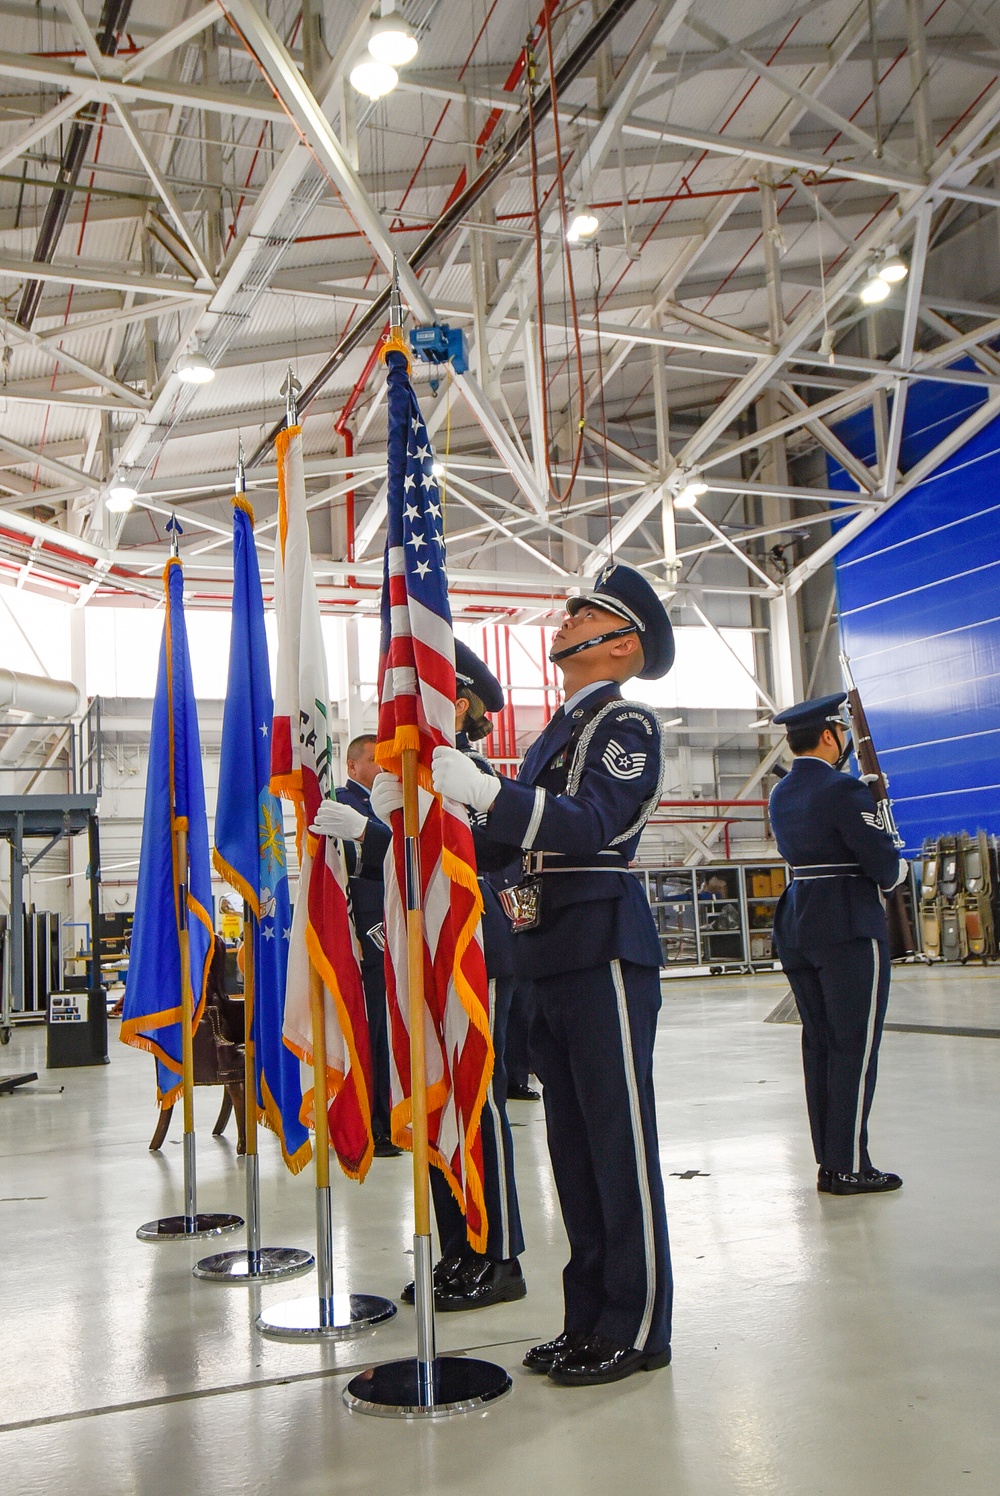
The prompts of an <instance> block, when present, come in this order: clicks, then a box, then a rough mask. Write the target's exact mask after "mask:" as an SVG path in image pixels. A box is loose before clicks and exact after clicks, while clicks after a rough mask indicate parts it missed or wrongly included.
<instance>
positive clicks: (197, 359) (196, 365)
mask: <svg viewBox="0 0 1000 1496" xmlns="http://www.w3.org/2000/svg"><path fill="white" fill-rule="evenodd" d="M174 372H175V373H176V375H177V378H178V379H179V380H180V381H181V382H182V384H211V383H212V380H213V379H214V378H215V370H214V369H213V368H212V365H211V364H210V363H209V361H208V359H207V358H206V357H205V355H204V354H203V353H185V354H183V355H182V356H181V357H180V358H179V359H178V360H177V367H176V369H175V371H174Z"/></svg>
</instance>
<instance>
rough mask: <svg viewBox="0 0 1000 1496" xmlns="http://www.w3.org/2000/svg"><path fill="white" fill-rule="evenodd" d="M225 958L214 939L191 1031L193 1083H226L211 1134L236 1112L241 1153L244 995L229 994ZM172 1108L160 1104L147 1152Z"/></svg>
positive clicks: (157, 1142)
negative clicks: (204, 994)
mask: <svg viewBox="0 0 1000 1496" xmlns="http://www.w3.org/2000/svg"><path fill="white" fill-rule="evenodd" d="M225 959H226V949H225V946H224V945H223V944H222V942H221V940H220V941H217V942H216V955H215V957H214V958H213V961H212V968H211V971H210V972H209V978H208V994H207V997H206V1001H205V1010H204V1012H203V1014H202V1018H201V1022H200V1023H199V1025H198V1027H197V1028H196V1029H195V1032H194V1083H195V1085H196V1086H224V1087H225V1090H224V1091H223V1094H222V1106H221V1107H220V1109H219V1115H218V1117H217V1118H216V1121H215V1126H214V1127H213V1128H212V1136H213V1137H216V1138H217V1137H221V1136H222V1134H223V1133H224V1132H225V1130H226V1125H227V1124H228V1122H229V1118H230V1117H231V1116H232V1114H233V1112H235V1113H236V1134H237V1138H236V1152H237V1153H238V1154H240V1155H242V1154H244V1153H246V1151H247V1129H246V1096H245V1095H244V1090H245V1087H244V1068H243V1066H244V1059H243V1037H244V1017H243V999H242V998H240V997H231V996H230V995H229V994H228V993H227V992H226V990H225ZM173 1110H174V1109H173V1107H172V1106H165V1107H161V1108H160V1115H159V1117H158V1119H157V1123H156V1130H155V1131H154V1133H153V1136H152V1139H151V1141H150V1144H149V1148H150V1152H152V1153H156V1152H158V1151H159V1149H160V1148H161V1147H162V1146H163V1142H164V1139H165V1138H166V1136H167V1131H168V1129H169V1127H170V1118H171V1116H172V1115H173Z"/></svg>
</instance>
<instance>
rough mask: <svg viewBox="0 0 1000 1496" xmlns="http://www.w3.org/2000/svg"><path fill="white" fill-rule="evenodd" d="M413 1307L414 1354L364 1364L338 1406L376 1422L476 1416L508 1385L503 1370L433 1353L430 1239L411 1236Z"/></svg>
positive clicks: (499, 1367)
mask: <svg viewBox="0 0 1000 1496" xmlns="http://www.w3.org/2000/svg"><path fill="white" fill-rule="evenodd" d="M413 1267H414V1285H415V1288H416V1308H417V1354H416V1356H414V1357H412V1358H410V1357H408V1358H407V1359H406V1360H403V1361H386V1362H384V1363H383V1364H382V1365H381V1366H370V1367H369V1368H368V1370H367V1371H361V1372H359V1373H358V1375H357V1376H356V1377H352V1378H351V1380H350V1381H349V1382H348V1384H347V1387H346V1389H345V1391H344V1402H345V1404H346V1406H347V1407H348V1408H349V1409H350V1410H351V1412H352V1413H372V1414H374V1415H375V1416H376V1417H378V1418H450V1417H452V1416H453V1415H454V1414H456V1413H474V1412H482V1411H483V1409H484V1408H486V1407H488V1406H489V1404H490V1403H493V1402H496V1401H497V1400H498V1399H499V1398H501V1397H506V1395H507V1393H508V1392H510V1390H511V1388H512V1387H513V1385H514V1384H513V1382H512V1381H511V1378H510V1374H509V1372H507V1371H505V1369H504V1368H503V1367H502V1366H495V1365H494V1364H493V1362H492V1361H476V1360H474V1359H472V1358H471V1357H466V1356H438V1355H435V1351H434V1287H433V1276H432V1268H431V1239H430V1237H429V1236H414V1238H413Z"/></svg>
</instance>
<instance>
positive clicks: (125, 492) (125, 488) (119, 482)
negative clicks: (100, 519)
mask: <svg viewBox="0 0 1000 1496" xmlns="http://www.w3.org/2000/svg"><path fill="white" fill-rule="evenodd" d="M138 493H139V490H138V489H137V488H133V487H132V485H131V483H129V482H128V481H127V480H126V479H125V478H121V477H118V478H116V479H115V480H114V482H113V483H112V484H111V487H110V488H109V489H108V493H107V497H106V498H105V500H104V507H105V509H106V510H107V511H108V513H109V514H128V512H129V510H130V509H131V508H132V506H133V504H134V503H135V501H136V498H137V497H138Z"/></svg>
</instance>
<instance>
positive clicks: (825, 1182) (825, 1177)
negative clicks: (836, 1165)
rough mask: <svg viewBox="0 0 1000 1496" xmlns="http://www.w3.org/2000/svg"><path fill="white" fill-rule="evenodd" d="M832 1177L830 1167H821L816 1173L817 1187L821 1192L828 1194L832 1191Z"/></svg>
mask: <svg viewBox="0 0 1000 1496" xmlns="http://www.w3.org/2000/svg"><path fill="white" fill-rule="evenodd" d="M832 1178H833V1173H832V1171H831V1170H830V1169H820V1171H819V1173H818V1174H817V1175H816V1188H817V1189H818V1190H819V1191H820V1193H821V1194H823V1195H828V1194H829V1193H830V1180H831V1179H832Z"/></svg>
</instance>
